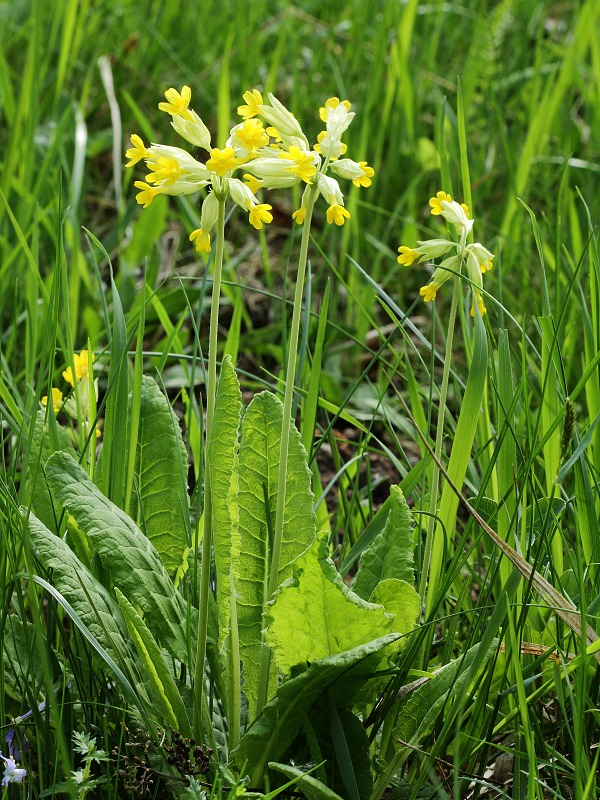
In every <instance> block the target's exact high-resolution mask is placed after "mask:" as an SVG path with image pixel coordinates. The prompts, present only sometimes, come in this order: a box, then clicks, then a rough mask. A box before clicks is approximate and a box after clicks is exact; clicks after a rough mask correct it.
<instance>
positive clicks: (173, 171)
mask: <svg viewBox="0 0 600 800" xmlns="http://www.w3.org/2000/svg"><path fill="white" fill-rule="evenodd" d="M146 166H147V167H148V169H149V170H150V174H148V175H146V180H147V181H148V183H159V182H161V183H162V184H163V185H164V186H172V185H173V184H174V183H175V181H177V180H179V178H180V177H181V174H182V170H181V167H180V166H179V162H178V161H177V159H176V158H168V157H166V156H162V157H161V158H158V159H157V160H156V161H147V162H146Z"/></svg>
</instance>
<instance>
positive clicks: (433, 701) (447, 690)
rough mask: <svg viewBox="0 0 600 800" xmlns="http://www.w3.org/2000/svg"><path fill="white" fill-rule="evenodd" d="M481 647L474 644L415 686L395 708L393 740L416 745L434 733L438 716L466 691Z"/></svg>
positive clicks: (491, 651)
mask: <svg viewBox="0 0 600 800" xmlns="http://www.w3.org/2000/svg"><path fill="white" fill-rule="evenodd" d="M497 647H498V643H497V642H496V641H494V642H493V644H492V645H491V646H490V648H489V649H488V651H487V652H486V653H485V654H484V658H483V662H482V664H484V663H486V662H487V661H488V660H489V659H490V658H491V657H492V655H493V654H494V653H495V651H496V650H497ZM479 649H480V645H479V644H476V645H474V646H473V647H471V648H470V649H469V650H467V652H466V653H465V654H464V655H462V656H460V657H459V658H456V659H454V661H450V662H449V663H448V664H445V665H444V666H443V667H441V668H440V669H439V670H437V672H436V673H435V677H433V678H431V679H430V680H428V681H427V682H426V683H423V684H422V685H420V686H418V687H417V688H416V689H414V691H412V692H410V694H408V695H407V696H406V697H405V698H403V699H402V700H400V702H399V704H398V721H397V724H396V727H395V729H394V740H395V741H396V740H400V741H402V742H406V743H407V744H409V745H417V744H418V743H419V742H420V741H421V740H422V739H423V738H424V737H425V736H427V735H428V734H429V733H431V731H432V730H433V727H434V725H435V722H436V720H437V718H438V716H439V715H440V714H441V713H443V710H444V706H445V705H446V703H448V702H449V701H450V699H451V698H452V697H454V696H455V695H456V694H458V693H459V692H460V691H461V690H462V689H464V688H466V686H465V682H466V680H467V679H468V678H472V676H471V675H470V667H471V665H472V664H473V663H474V662H475V660H476V659H478V658H480V657H481V656H480V653H479Z"/></svg>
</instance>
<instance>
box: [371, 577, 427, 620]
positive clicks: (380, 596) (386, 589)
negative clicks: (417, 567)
mask: <svg viewBox="0 0 600 800" xmlns="http://www.w3.org/2000/svg"><path fill="white" fill-rule="evenodd" d="M369 602H370V603H375V604H377V605H380V606H383V607H384V608H385V611H386V613H387V614H393V615H394V621H393V623H392V630H394V631H396V633H408V632H409V631H412V629H413V628H414V627H415V622H416V621H417V619H418V617H419V614H420V612H421V598H420V597H419V595H418V594H417V592H416V591H415V590H414V587H412V586H411V585H410V584H408V583H407V582H406V581H399V580H396V579H395V578H387V579H386V580H383V581H380V583H378V584H377V586H376V587H375V589H374V591H373V594H372V595H371V597H369Z"/></svg>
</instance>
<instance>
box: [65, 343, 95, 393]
mask: <svg viewBox="0 0 600 800" xmlns="http://www.w3.org/2000/svg"><path fill="white" fill-rule="evenodd" d="M88 358H89V354H88V351H87V350H82V351H81V352H80V353H79V355H77V353H74V354H73V362H74V364H75V378H76V380H77V382H78V383H79V381H81V380H84V379H87V378H88V376H89V374H90V365H89V361H88ZM95 360H96V357H95V356H94V354H93V353H92V364H93V363H94V361H95ZM62 376H63V378H64V379H65V380H66V382H67V383H70V384H71V386H75V382H74V381H73V372H72V370H71V367H67V368H66V370H65V371H64V372H63V374H62Z"/></svg>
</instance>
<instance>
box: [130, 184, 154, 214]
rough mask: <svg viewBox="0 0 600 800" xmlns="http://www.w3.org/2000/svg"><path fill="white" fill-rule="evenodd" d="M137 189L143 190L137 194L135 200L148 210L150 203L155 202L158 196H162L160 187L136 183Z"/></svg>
mask: <svg viewBox="0 0 600 800" xmlns="http://www.w3.org/2000/svg"><path fill="white" fill-rule="evenodd" d="M133 185H134V186H135V188H136V189H141V191H140V193H139V194H136V196H135V199H136V200H137V201H138V203H139V204H140V205H141V206H143V207H144V208H148V206H149V205H150V203H151V202H152V201H153V200H154V198H155V197H156V195H157V194H161V190H160V188H159V187H158V186H149V185H148V184H147V183H144V181H136V182H135V183H134V184H133Z"/></svg>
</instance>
